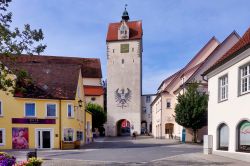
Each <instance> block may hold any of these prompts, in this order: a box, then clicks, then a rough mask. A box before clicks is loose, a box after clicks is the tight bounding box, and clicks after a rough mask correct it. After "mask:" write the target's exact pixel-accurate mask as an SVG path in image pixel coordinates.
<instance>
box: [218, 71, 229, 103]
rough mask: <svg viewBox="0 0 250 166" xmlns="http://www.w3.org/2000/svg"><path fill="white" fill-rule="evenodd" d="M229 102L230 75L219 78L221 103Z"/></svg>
mask: <svg viewBox="0 0 250 166" xmlns="http://www.w3.org/2000/svg"><path fill="white" fill-rule="evenodd" d="M226 100H228V75H227V74H226V75H223V76H221V77H220V78H219V101H220V102H222V101H226Z"/></svg>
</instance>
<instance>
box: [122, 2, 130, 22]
mask: <svg viewBox="0 0 250 166" xmlns="http://www.w3.org/2000/svg"><path fill="white" fill-rule="evenodd" d="M127 6H128V5H127V4H126V5H125V9H124V12H123V13H122V20H124V21H128V20H129V15H128V11H127Z"/></svg>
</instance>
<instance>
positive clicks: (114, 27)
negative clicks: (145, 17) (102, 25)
mask: <svg viewBox="0 0 250 166" xmlns="http://www.w3.org/2000/svg"><path fill="white" fill-rule="evenodd" d="M126 24H127V26H128V27H129V39H124V40H135V39H141V38H142V35H143V32H142V22H141V21H128V22H126ZM120 26H121V22H118V23H110V24H109V27H108V33H107V38H106V41H107V42H110V41H118V29H119V28H120Z"/></svg>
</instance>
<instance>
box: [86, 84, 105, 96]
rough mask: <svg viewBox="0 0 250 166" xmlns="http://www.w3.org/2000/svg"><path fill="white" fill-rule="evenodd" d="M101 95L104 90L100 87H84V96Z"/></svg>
mask: <svg viewBox="0 0 250 166" xmlns="http://www.w3.org/2000/svg"><path fill="white" fill-rule="evenodd" d="M103 94H104V89H103V87H102V86H91V85H84V95H85V96H101V95H103Z"/></svg>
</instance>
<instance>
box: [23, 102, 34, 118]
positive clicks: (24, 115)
mask: <svg viewBox="0 0 250 166" xmlns="http://www.w3.org/2000/svg"><path fill="white" fill-rule="evenodd" d="M26 104H34V105H35V115H34V116H27V115H26ZM36 116H37V115H36V103H35V102H25V103H24V117H28V118H34V117H36Z"/></svg>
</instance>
